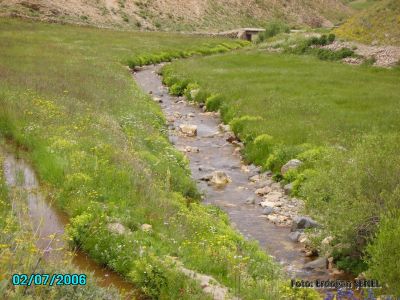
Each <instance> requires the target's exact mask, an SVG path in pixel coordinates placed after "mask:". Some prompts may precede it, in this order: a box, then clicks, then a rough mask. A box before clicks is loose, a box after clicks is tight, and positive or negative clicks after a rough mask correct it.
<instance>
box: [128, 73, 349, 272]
mask: <svg viewBox="0 0 400 300" xmlns="http://www.w3.org/2000/svg"><path fill="white" fill-rule="evenodd" d="M159 69H160V66H159V65H158V66H147V67H143V68H141V69H140V70H139V71H137V72H134V78H135V80H136V82H137V83H138V85H139V86H140V87H141V88H142V89H143V90H144V91H145V92H147V93H149V94H151V95H152V96H153V97H154V99H155V101H157V102H159V103H160V106H161V108H162V110H163V112H164V114H165V116H166V118H167V120H168V121H169V123H170V124H169V137H170V141H171V143H172V144H174V145H175V147H176V148H178V149H179V150H181V151H183V152H185V149H186V155H187V157H188V158H189V161H190V169H191V173H192V177H193V178H194V180H196V182H197V184H198V188H199V190H200V191H201V192H202V193H204V195H205V198H204V204H212V205H216V206H218V207H220V208H222V209H223V210H224V211H225V212H226V213H228V215H229V217H230V220H231V223H232V225H233V226H234V227H235V228H236V229H237V230H238V231H239V232H241V233H242V235H243V236H245V237H246V238H247V239H250V240H257V241H258V242H259V244H260V246H261V247H262V248H263V249H265V250H266V251H267V253H268V254H270V255H271V256H273V257H274V258H275V259H276V260H277V261H278V262H279V263H280V264H281V265H282V267H283V269H284V270H285V271H286V273H287V274H288V276H290V277H291V278H294V277H295V278H300V279H302V280H314V279H323V280H328V279H331V280H333V279H348V277H347V276H345V277H343V275H341V278H337V277H335V276H333V275H332V274H331V273H330V272H329V271H328V270H318V271H317V270H310V269H305V268H304V265H305V264H306V263H308V262H310V261H312V260H315V259H316V258H315V257H314V258H310V257H306V256H305V254H304V251H302V250H304V246H302V245H301V244H299V243H295V242H292V241H291V240H290V238H289V233H290V227H289V226H277V225H275V224H273V223H271V222H269V221H267V220H266V218H265V216H263V214H262V211H263V209H262V207H261V206H259V205H248V204H246V203H245V202H246V199H248V198H249V197H254V196H255V190H256V189H257V185H255V184H254V183H253V182H251V181H250V180H249V178H250V177H251V176H253V175H256V174H258V170H257V168H254V167H253V168H251V167H247V166H244V164H243V162H242V160H241V156H240V154H239V153H238V152H237V151H235V147H234V145H232V144H231V143H229V142H227V141H226V139H227V133H226V132H223V131H220V130H219V128H218V125H219V124H220V123H221V121H220V120H219V118H218V116H216V115H215V113H212V112H211V113H206V112H203V110H202V109H200V108H199V107H198V106H197V105H193V104H190V103H189V102H187V101H186V100H184V99H183V97H173V96H170V95H169V94H168V89H167V88H166V87H165V86H163V85H162V78H161V77H160V76H159V75H158V71H159ZM181 124H190V125H195V126H197V135H196V136H192V137H188V136H185V135H182V134H179V132H178V128H179V125H181ZM188 149H189V151H188ZM193 149H195V151H191V150H193ZM214 170H218V171H223V172H225V173H226V174H227V175H228V176H229V177H230V179H231V182H230V183H229V184H227V185H226V186H224V187H222V188H221V187H219V188H216V187H214V186H211V185H208V184H207V182H205V181H203V180H201V179H202V178H203V177H204V176H206V175H207V174H210V173H211V172H213V171H214ZM271 180H272V179H271Z"/></svg>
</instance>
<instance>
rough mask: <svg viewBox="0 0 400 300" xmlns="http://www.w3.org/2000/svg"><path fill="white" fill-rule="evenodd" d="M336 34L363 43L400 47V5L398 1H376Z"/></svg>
mask: <svg viewBox="0 0 400 300" xmlns="http://www.w3.org/2000/svg"><path fill="white" fill-rule="evenodd" d="M368 3H370V2H368ZM334 32H335V34H337V35H338V36H339V37H342V38H346V39H351V40H356V41H359V42H362V43H377V44H384V45H400V3H399V1H398V0H382V1H374V3H373V5H370V6H368V7H366V8H365V9H363V10H361V11H360V12H359V13H357V14H356V15H354V16H353V17H351V18H350V19H348V20H347V21H346V22H345V23H344V24H343V25H341V26H340V27H339V28H337V29H335V31H334Z"/></svg>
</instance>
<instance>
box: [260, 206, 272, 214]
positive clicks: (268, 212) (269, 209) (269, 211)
mask: <svg viewBox="0 0 400 300" xmlns="http://www.w3.org/2000/svg"><path fill="white" fill-rule="evenodd" d="M262 213H263V215H266V216H268V215H270V214H272V213H274V208H273V207H271V206H265V207H264V209H263V212H262Z"/></svg>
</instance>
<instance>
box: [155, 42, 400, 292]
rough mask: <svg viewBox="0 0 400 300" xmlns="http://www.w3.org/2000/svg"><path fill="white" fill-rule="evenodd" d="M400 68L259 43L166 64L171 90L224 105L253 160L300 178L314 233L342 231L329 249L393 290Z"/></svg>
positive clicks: (210, 105) (298, 190)
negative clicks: (318, 228)
mask: <svg viewBox="0 0 400 300" xmlns="http://www.w3.org/2000/svg"><path fill="white" fill-rule="evenodd" d="M325 39H329V37H325ZM331 39H332V37H331ZM313 41H314V42H315V43H317V42H318V43H320V42H321V40H320V39H318V38H315V39H313ZM399 75H400V69H399V68H393V69H379V68H374V67H370V66H366V65H364V66H349V65H344V64H341V63H337V62H325V61H321V60H319V59H317V58H315V57H313V56H298V55H289V54H269V53H265V52H261V51H260V50H257V49H256V50H240V51H237V52H235V53H229V54H225V55H219V56H213V57H206V58H196V59H189V60H186V61H185V62H182V61H178V62H174V63H173V64H171V65H168V66H166V67H164V69H163V76H164V82H165V83H166V84H167V85H169V86H170V87H171V88H170V89H171V90H173V91H174V90H176V89H175V88H176V87H177V86H179V87H180V89H179V91H183V93H185V94H186V95H190V92H189V90H190V89H192V88H193V89H200V91H199V92H198V93H197V96H196V97H195V99H194V100H195V101H198V102H204V103H205V104H206V107H207V109H209V110H219V111H220V112H221V116H222V118H223V120H224V122H225V123H228V124H230V126H231V129H232V130H233V131H234V132H235V134H236V135H237V136H238V138H239V139H241V140H242V141H243V142H244V144H245V149H244V151H243V154H244V156H245V158H246V159H247V160H248V161H250V162H254V163H256V164H258V165H261V166H262V167H263V168H264V170H272V171H273V172H274V173H275V178H276V179H278V180H282V182H284V183H288V182H291V183H292V184H293V194H294V195H295V196H300V197H302V198H304V199H305V200H306V204H307V208H308V212H309V213H311V214H312V216H313V217H314V218H316V219H317V220H319V221H320V222H321V223H322V224H324V229H323V230H322V234H321V235H319V236H317V237H315V238H314V239H315V241H314V242H315V243H316V244H317V245H318V242H320V241H321V240H322V239H323V238H324V237H326V236H327V235H332V236H333V237H334V243H333V247H332V249H330V251H331V253H333V256H334V258H335V261H336V263H337V265H338V266H339V267H341V268H343V269H346V270H350V271H353V272H354V273H355V274H358V273H360V272H361V271H365V270H367V271H368V272H369V273H367V274H368V275H369V276H370V278H374V279H379V280H381V282H383V283H385V284H386V285H385V287H386V291H388V292H391V293H398V289H397V283H396V282H395V280H394V278H399V276H400V274H399V268H398V267H397V266H398V263H397V261H398V257H396V255H394V254H393V248H392V247H387V245H388V244H390V240H391V239H392V238H394V236H396V235H399V234H400V229H399V227H398V221H397V218H398V216H399V208H400V207H399V203H400V198H399V193H398V191H399V188H400V180H399V178H398V176H394V174H398V173H399V172H400V161H399V157H400V150H399V147H398V146H399V144H400V140H399V132H400V131H399V130H400V123H399V122H398V120H399V118H400V111H399V109H398V108H399V104H400V98H399V95H400V79H399V78H400V77H399ZM293 158H297V159H300V160H301V161H303V164H302V166H301V167H300V168H299V169H297V170H295V171H290V172H287V173H285V175H284V176H283V177H282V175H281V174H280V169H281V167H282V165H283V164H285V163H286V162H287V161H288V160H290V159H293ZM381 219H382V220H384V221H383V222H382V223H380V220H381ZM379 224H381V225H379ZM382 270H385V271H384V273H383V271H382Z"/></svg>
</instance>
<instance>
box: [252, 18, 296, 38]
mask: <svg viewBox="0 0 400 300" xmlns="http://www.w3.org/2000/svg"><path fill="white" fill-rule="evenodd" d="M289 32H290V27H289V25H287V24H286V23H284V22H282V21H280V20H274V21H271V22H269V23H268V24H267V26H265V31H264V32H261V33H260V34H259V35H258V41H259V42H263V41H265V40H266V39H268V38H270V37H273V36H275V35H277V34H279V33H289Z"/></svg>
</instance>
